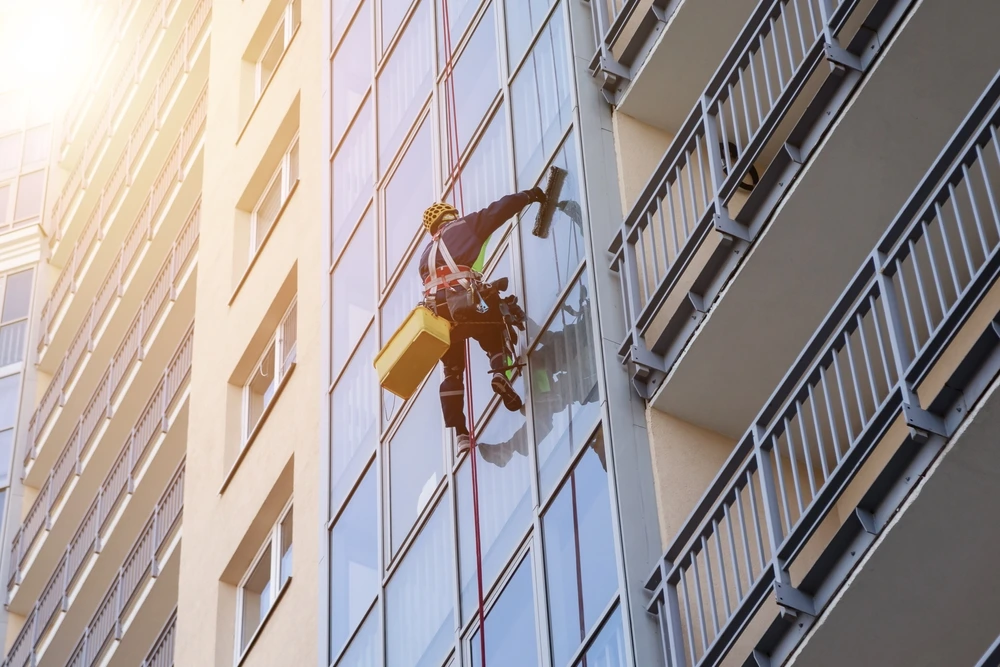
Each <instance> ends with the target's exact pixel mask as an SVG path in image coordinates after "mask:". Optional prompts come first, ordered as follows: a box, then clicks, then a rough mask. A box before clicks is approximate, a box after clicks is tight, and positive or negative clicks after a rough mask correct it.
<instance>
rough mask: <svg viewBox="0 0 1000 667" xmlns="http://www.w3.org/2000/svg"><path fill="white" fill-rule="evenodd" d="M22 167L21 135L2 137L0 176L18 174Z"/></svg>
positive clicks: (0, 141)
mask: <svg viewBox="0 0 1000 667" xmlns="http://www.w3.org/2000/svg"><path fill="white" fill-rule="evenodd" d="M20 166H21V133H20V132H17V133H15V134H8V135H7V136H6V137H0V174H10V173H13V172H16V171H17V170H18V169H19V168H20Z"/></svg>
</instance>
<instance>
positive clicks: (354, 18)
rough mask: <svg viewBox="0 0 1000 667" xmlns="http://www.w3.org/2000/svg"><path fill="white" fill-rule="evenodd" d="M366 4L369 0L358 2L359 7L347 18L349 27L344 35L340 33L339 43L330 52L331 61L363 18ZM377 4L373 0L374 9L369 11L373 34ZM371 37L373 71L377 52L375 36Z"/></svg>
mask: <svg viewBox="0 0 1000 667" xmlns="http://www.w3.org/2000/svg"><path fill="white" fill-rule="evenodd" d="M365 2H367V0H358V5H357V6H356V7H355V8H354V11H353V12H351V15H350V16H348V17H347V26H346V27H345V28H344V31H343V32H342V33H340V39H338V40H337V43H336V44H334V45H333V48H332V49H331V50H330V56H329V59H330V60H333V57H334V56H336V55H337V52H338V51H340V49H341V47H342V46H343V44H344V38H345V37H347V33H349V32H350V31H351V28H353V27H354V23H355V21H357V20H358V17H359V16H361V8H362V7H364V6H365ZM376 4H378V3H377V2H375V0H372V7H371V8H370V9H369V11H370V12H371V13H372V32H374V31H375V16H374V14H375V11H374V5H376ZM371 37H372V65H373V69H374V63H375V53H374V50H375V35H374V34H373V35H371Z"/></svg>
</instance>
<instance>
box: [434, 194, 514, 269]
mask: <svg viewBox="0 0 1000 667" xmlns="http://www.w3.org/2000/svg"><path fill="white" fill-rule="evenodd" d="M531 202H532V199H531V195H529V194H528V193H527V192H518V193H515V194H512V195H507V196H505V197H501V198H500V199H498V200H497V201H495V202H493V203H492V204H490V205H489V206H487V207H486V208H484V209H483V210H481V211H476V212H475V213H469V214H468V215H465V216H463V217H461V218H459V219H458V220H453V221H452V222H447V223H445V224H444V226H443V227H442V228H441V240H442V241H443V242H444V244H445V246H447V247H448V251H449V252H450V253H451V256H452V258H453V259H454V260H455V263H456V264H458V265H459V266H472V264H473V263H474V262H475V261H476V259H478V258H479V254H480V252H482V249H483V245H484V244H485V243H486V242H487V241H488V240H489V238H490V235H491V234H492V233H493V232H495V231H496V230H497V229H499V228H500V227H501V226H502V225H503V224H504V223H505V222H507V221H508V220H510V219H511V218H512V217H513V216H514V215H515V214H516V213H518V212H519V211H520V210H521V209H523V208H524V207H525V206H527V205H528V204H530V203H531ZM432 245H433V241H432V242H430V243H428V244H427V246H426V247H425V248H424V250H423V252H422V253H421V254H420V279H421V280H426V279H427V275H428V269H427V257H428V255H429V254H430V250H431V246H432ZM435 263H436V265H437V266H438V267H442V266H445V262H444V259H443V258H442V257H441V255H440V253H439V254H438V256H437V258H435Z"/></svg>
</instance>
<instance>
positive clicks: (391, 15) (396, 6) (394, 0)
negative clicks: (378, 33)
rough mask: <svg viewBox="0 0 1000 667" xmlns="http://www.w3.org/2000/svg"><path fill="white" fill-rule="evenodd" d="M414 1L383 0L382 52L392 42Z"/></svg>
mask: <svg viewBox="0 0 1000 667" xmlns="http://www.w3.org/2000/svg"><path fill="white" fill-rule="evenodd" d="M411 4H413V3H412V0H382V52H383V53H385V49H386V47H387V46H388V45H389V42H391V41H392V38H393V36H394V35H395V34H396V31H397V30H398V29H399V24H400V22H401V21H402V20H403V17H404V16H406V10H407V9H409V8H410V5H411Z"/></svg>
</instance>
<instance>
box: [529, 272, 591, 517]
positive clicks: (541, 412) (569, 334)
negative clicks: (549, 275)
mask: <svg viewBox="0 0 1000 667" xmlns="http://www.w3.org/2000/svg"><path fill="white" fill-rule="evenodd" d="M528 372H529V373H530V374H531V401H532V407H533V408H534V410H533V415H534V429H535V443H536V449H537V459H538V478H539V486H540V487H541V489H542V497H543V498H544V497H547V496H548V494H549V492H550V491H551V490H552V487H553V486H555V484H556V482H557V481H558V480H559V478H560V476H561V475H562V472H563V471H564V470H565V469H566V465H567V464H568V463H569V459H570V458H571V457H572V455H573V453H574V452H576V451H577V450H578V448H579V447H580V446H581V445H582V444H583V443H584V441H585V440H586V439H587V438H589V437H590V435H591V433H592V432H593V431H592V429H593V428H594V424H595V423H596V422H597V419H598V417H599V415H600V397H599V396H598V387H597V361H596V357H595V353H594V336H593V328H592V326H591V321H590V299H589V297H588V296H587V280H586V276H585V275H584V276H581V278H580V281H579V282H578V283H577V284H576V285H575V286H574V287H573V289H571V290H570V292H569V294H567V295H566V300H565V301H564V302H563V304H562V308H560V310H559V312H558V313H556V316H555V319H554V320H553V321H552V324H551V325H549V328H548V330H546V331H545V333H543V334H542V336H541V338H540V343H539V345H538V346H537V347H536V348H535V349H534V350H533V351H532V353H531V355H529V357H528Z"/></svg>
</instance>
